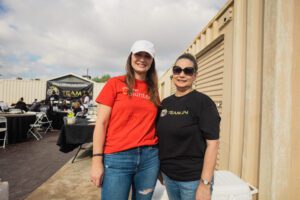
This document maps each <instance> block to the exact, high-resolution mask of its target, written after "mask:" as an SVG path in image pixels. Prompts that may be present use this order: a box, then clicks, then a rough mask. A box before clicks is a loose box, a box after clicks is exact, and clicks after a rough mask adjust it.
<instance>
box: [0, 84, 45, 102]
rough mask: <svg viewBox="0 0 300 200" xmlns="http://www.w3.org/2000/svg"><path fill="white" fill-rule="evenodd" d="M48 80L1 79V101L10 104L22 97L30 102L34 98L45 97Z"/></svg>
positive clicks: (40, 98)
mask: <svg viewBox="0 0 300 200" xmlns="http://www.w3.org/2000/svg"><path fill="white" fill-rule="evenodd" d="M45 95H46V80H0V101H4V102H6V103H8V104H9V105H10V104H12V103H16V102H17V101H18V100H19V99H20V97H23V98H24V102H25V103H27V104H30V103H32V102H33V101H34V99H38V100H42V99H45Z"/></svg>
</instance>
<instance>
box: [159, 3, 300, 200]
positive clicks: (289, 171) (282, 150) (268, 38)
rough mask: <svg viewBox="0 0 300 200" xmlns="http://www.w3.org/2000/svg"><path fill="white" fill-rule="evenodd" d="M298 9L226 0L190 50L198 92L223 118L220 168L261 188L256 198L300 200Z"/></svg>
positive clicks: (169, 90) (291, 5) (296, 6)
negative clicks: (196, 74)
mask: <svg viewBox="0 0 300 200" xmlns="http://www.w3.org/2000/svg"><path fill="white" fill-rule="evenodd" d="M299 4H300V1H298V0H287V1H286V0H236V1H233V0H232V1H228V3H227V4H226V5H225V6H224V7H223V9H221V10H220V12H219V13H218V14H217V15H216V16H215V17H214V18H213V19H212V20H211V21H210V22H209V23H208V25H207V26H206V27H205V28H204V29H203V30H202V31H201V32H200V33H199V34H198V35H197V36H196V38H195V39H194V40H193V41H192V42H191V44H190V45H189V47H188V48H187V49H186V50H185V52H189V53H192V54H194V55H195V56H196V58H197V60H198V64H199V66H200V68H199V74H198V77H197V80H196V84H195V89H197V90H199V91H202V92H204V93H206V94H208V95H209V96H211V97H212V99H213V100H214V101H215V102H216V104H217V106H218V109H219V112H220V114H221V116H222V122H221V136H220V144H221V145H220V151H219V156H218V166H217V167H218V169H226V170H230V171H232V172H234V173H235V174H237V175H238V176H240V177H241V178H242V179H244V180H245V181H247V182H249V183H250V184H252V185H254V186H256V187H257V188H258V189H259V194H258V195H257V196H256V198H257V199H262V200H265V199H266V200H269V199H270V200H282V199H288V200H289V199H291V200H292V199H299V197H300V171H299V169H300V159H298V157H299V155H300V145H299V141H300V135H299V132H300V125H299V124H300V123H299V122H298V121H299V119H300V105H299V102H300V89H299V88H300V87H299V85H300V39H299V32H300V23H299V20H298V19H300V14H299V13H300V5H299ZM297 36H298V37H297ZM168 72H169V74H168V76H163V77H161V78H160V83H162V82H164V81H166V78H168V79H169V76H170V75H171V74H170V69H169V71H168ZM166 86H167V85H164V97H166V96H169V95H170V94H171V93H172V92H174V86H172V84H170V85H169V88H167V87H166ZM219 103H221V106H220V105H218V104H219Z"/></svg>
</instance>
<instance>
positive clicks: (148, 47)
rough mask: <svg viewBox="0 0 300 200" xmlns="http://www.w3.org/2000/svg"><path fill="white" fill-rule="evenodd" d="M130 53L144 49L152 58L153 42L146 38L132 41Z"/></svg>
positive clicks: (153, 54)
mask: <svg viewBox="0 0 300 200" xmlns="http://www.w3.org/2000/svg"><path fill="white" fill-rule="evenodd" d="M130 51H131V53H133V54H135V53H137V52H141V51H145V52H147V53H149V54H150V55H151V56H152V58H154V56H155V50H154V44H152V43H151V42H149V41H147V40H138V41H136V42H135V43H133V45H132V47H131V50H130Z"/></svg>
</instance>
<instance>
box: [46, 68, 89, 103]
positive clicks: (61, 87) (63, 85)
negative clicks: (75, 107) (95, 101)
mask: <svg viewBox="0 0 300 200" xmlns="http://www.w3.org/2000/svg"><path fill="white" fill-rule="evenodd" d="M93 87H94V84H93V82H92V81H90V80H88V79H85V78H83V77H80V76H77V75H75V74H67V75H64V76H61V77H58V78H54V79H51V80H48V81H47V86H46V99H47V100H48V99H49V98H50V96H51V95H52V94H53V91H54V92H55V93H56V94H57V95H58V97H59V99H60V100H70V101H74V100H78V99H80V98H81V97H82V96H83V95H84V94H85V92H87V93H88V94H89V97H90V98H91V99H92V98H93Z"/></svg>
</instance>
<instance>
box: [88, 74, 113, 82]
mask: <svg viewBox="0 0 300 200" xmlns="http://www.w3.org/2000/svg"><path fill="white" fill-rule="evenodd" d="M108 79H110V75H109V74H104V75H103V76H101V78H99V77H94V78H93V79H92V80H93V81H95V82H97V83H104V82H106V81H107V80H108Z"/></svg>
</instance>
